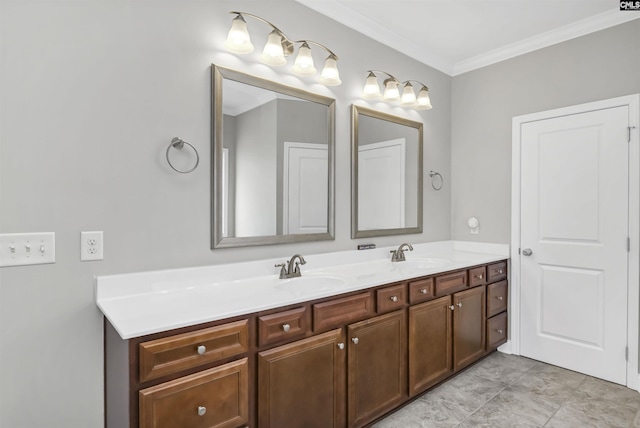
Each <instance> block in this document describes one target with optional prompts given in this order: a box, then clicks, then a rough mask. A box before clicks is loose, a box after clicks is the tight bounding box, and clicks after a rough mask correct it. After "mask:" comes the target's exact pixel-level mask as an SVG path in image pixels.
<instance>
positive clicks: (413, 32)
mask: <svg viewBox="0 0 640 428" xmlns="http://www.w3.org/2000/svg"><path fill="white" fill-rule="evenodd" d="M296 1H297V2H299V3H301V4H303V5H305V6H307V7H309V8H311V9H314V10H315V11H317V12H319V13H322V14H323V15H326V16H328V17H330V18H332V19H334V20H336V21H338V22H340V23H342V24H344V25H346V26H348V27H351V28H353V29H354V30H356V31H359V32H361V33H363V34H365V35H367V36H369V37H371V38H372V39H375V40H377V41H379V42H381V43H383V44H385V45H387V46H390V47H392V48H393V49H395V50H397V51H400V52H402V53H404V54H406V55H409V56H411V57H413V58H415V59H416V60H418V61H420V62H422V63H424V64H426V65H429V66H431V67H434V68H436V69H438V70H440V71H442V72H444V73H447V74H449V75H451V76H455V75H458V74H461V73H465V72H467V71H471V70H474V69H477V68H480V67H484V66H487V65H490V64H493V63H496V62H499V61H503V60H505V59H508V58H512V57H514V56H517V55H521V54H524V53H527V52H531V51H534V50H536V49H540V48H543V47H546V46H550V45H553V44H555V43H560V42H562V41H565V40H569V39H572V38H575V37H579V36H582V35H585V34H588V33H592V32H594V31H599V30H602V29H604V28H607V27H611V26H614V25H618V24H621V23H623V22H627V21H631V20H633V19H638V18H640V12H637V11H620V10H619V1H618V0H296Z"/></svg>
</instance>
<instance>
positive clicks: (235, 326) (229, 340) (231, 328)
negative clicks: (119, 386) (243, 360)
mask: <svg viewBox="0 0 640 428" xmlns="http://www.w3.org/2000/svg"><path fill="white" fill-rule="evenodd" d="M248 325H249V323H248V321H247V320H241V321H236V322H232V323H229V324H223V325H219V326H216V327H211V328H206V329H203V330H197V331H193V332H190V333H183V334H178V335H175V336H169V337H164V338H162V339H156V340H151V341H149V342H142V343H140V345H138V352H139V359H140V382H146V381H148V380H151V379H157V378H159V377H162V376H167V375H171V374H174V373H178V372H181V371H183V370H187V369H191V368H194V367H198V366H200V365H203V364H207V363H212V362H215V361H219V360H222V359H224V358H228V357H233V356H234V355H240V354H242V353H244V352H247V351H248V349H249V333H248Z"/></svg>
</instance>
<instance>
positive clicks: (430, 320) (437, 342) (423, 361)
mask: <svg viewBox="0 0 640 428" xmlns="http://www.w3.org/2000/svg"><path fill="white" fill-rule="evenodd" d="M451 348H452V341H451V296H445V297H441V298H439V299H436V300H432V301H430V302H427V303H422V304H420V305H416V306H412V307H410V308H409V394H410V395H412V396H413V395H415V394H417V393H419V392H422V391H424V390H425V389H427V388H429V387H430V386H432V385H435V384H436V383H437V382H439V381H440V380H442V379H444V378H446V377H448V376H449V375H451V374H452V373H453V362H452V358H451Z"/></svg>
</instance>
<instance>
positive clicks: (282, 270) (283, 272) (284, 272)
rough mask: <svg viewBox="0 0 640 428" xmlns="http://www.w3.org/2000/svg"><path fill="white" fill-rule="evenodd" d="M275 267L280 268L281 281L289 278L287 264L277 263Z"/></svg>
mask: <svg viewBox="0 0 640 428" xmlns="http://www.w3.org/2000/svg"><path fill="white" fill-rule="evenodd" d="M273 267H279V268H280V279H283V278H285V277H286V276H287V262H286V261H285V262H283V263H277V264H275V265H274V266H273Z"/></svg>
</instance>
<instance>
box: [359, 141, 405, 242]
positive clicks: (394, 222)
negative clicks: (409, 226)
mask: <svg viewBox="0 0 640 428" xmlns="http://www.w3.org/2000/svg"><path fill="white" fill-rule="evenodd" d="M405 144H406V141H405V139H404V138H398V139H395V140H389V141H382V142H379V143H373V144H366V145H364V146H359V147H358V229H359V230H375V229H396V228H403V227H404V224H405V216H404V199H405V184H404V183H405V166H406V163H405V150H406V149H405Z"/></svg>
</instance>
